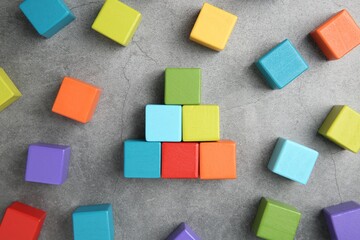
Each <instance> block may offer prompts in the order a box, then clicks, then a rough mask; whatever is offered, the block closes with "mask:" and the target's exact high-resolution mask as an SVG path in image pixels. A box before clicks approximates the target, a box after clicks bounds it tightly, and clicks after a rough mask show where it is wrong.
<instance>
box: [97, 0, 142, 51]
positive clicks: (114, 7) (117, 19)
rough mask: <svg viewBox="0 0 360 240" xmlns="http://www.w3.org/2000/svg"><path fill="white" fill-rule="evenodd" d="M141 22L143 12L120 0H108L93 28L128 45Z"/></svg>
mask: <svg viewBox="0 0 360 240" xmlns="http://www.w3.org/2000/svg"><path fill="white" fill-rule="evenodd" d="M140 22H141V13H139V12H138V11H136V10H134V9H132V8H131V7H129V6H127V5H125V4H124V3H122V2H120V1H118V0H106V1H105V4H104V6H103V7H102V8H101V10H100V12H99V15H98V16H97V17H96V19H95V22H94V23H93V25H92V29H94V30H95V31H97V32H99V33H101V34H102V35H104V36H106V37H108V38H110V39H112V40H113V41H115V42H117V43H119V44H121V45H123V46H127V45H128V44H129V43H130V42H131V39H132V37H133V36H134V33H135V32H136V29H137V28H138V26H139V24H140Z"/></svg>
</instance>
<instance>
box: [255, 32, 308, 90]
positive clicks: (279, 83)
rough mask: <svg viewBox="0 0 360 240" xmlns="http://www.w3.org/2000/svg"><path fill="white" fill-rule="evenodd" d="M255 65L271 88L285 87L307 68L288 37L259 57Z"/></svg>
mask: <svg viewBox="0 0 360 240" xmlns="http://www.w3.org/2000/svg"><path fill="white" fill-rule="evenodd" d="M256 66H257V68H258V69H259V70H260V72H261V73H262V75H263V76H264V77H265V79H266V81H267V83H268V84H269V86H270V87H271V88H272V89H281V88H283V87H285V86H286V85H288V84H289V83H290V82H292V81H293V80H294V79H295V78H297V77H298V76H299V75H301V74H302V73H303V72H305V71H306V70H307V69H308V68H309V66H308V64H307V63H306V62H305V60H304V59H303V57H302V56H301V55H300V53H299V52H298V51H297V50H296V48H295V47H294V45H293V44H292V43H291V42H290V41H289V40H288V39H286V40H284V41H283V42H281V43H280V44H278V45H277V46H276V47H274V48H273V49H272V50H270V51H269V52H268V53H267V54H265V55H264V56H263V57H261V58H260V59H259V60H258V61H257V62H256Z"/></svg>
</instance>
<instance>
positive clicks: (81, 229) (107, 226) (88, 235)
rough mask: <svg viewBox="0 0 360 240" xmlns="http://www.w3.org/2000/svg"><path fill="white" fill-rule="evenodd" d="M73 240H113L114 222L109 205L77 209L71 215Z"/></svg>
mask: <svg viewBox="0 0 360 240" xmlns="http://www.w3.org/2000/svg"><path fill="white" fill-rule="evenodd" d="M72 219H73V228H74V240H98V239H101V240H113V239H114V220H113V212H112V207H111V205H110V204H99V205H89V206H81V207H78V208H77V209H76V210H75V211H74V212H73V214H72Z"/></svg>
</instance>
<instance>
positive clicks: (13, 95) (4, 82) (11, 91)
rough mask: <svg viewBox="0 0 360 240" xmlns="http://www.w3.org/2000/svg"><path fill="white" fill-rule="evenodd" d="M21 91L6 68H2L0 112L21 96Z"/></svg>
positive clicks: (0, 73)
mask: <svg viewBox="0 0 360 240" xmlns="http://www.w3.org/2000/svg"><path fill="white" fill-rule="evenodd" d="M21 96H22V95H21V93H20V91H19V90H18V89H17V87H16V86H15V84H14V83H13V82H12V81H11V79H10V78H9V76H8V75H7V74H6V72H5V71H4V69H2V68H0V112H1V111H2V110H4V109H5V108H6V107H8V106H9V105H10V104H12V103H13V102H15V101H16V100H18V99H19V98H20V97H21Z"/></svg>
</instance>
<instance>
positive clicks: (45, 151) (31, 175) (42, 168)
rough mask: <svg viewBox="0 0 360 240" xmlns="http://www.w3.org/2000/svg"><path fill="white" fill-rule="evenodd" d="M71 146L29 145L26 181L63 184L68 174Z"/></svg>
mask: <svg viewBox="0 0 360 240" xmlns="http://www.w3.org/2000/svg"><path fill="white" fill-rule="evenodd" d="M69 163H70V147H69V146H62V145H54V144H43V143H37V144H31V145H30V146H29V152H28V158H27V165H26V174H25V181H28V182H37V183H45V184H56V185H59V184H63V183H64V182H65V180H66V179H67V176H68V171H69Z"/></svg>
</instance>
